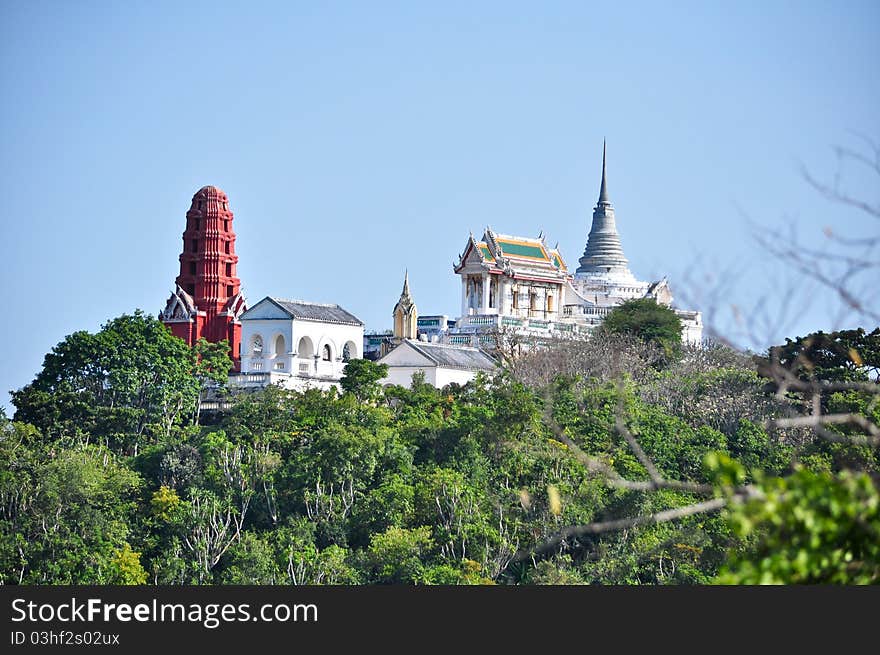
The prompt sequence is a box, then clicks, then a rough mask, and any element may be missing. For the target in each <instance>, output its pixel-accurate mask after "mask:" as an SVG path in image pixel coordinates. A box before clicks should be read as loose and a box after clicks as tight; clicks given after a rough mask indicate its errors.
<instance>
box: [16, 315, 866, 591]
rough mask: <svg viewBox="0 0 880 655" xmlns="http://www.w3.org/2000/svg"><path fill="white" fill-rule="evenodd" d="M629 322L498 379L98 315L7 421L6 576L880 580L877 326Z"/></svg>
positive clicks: (553, 349)
mask: <svg viewBox="0 0 880 655" xmlns="http://www.w3.org/2000/svg"><path fill="white" fill-rule="evenodd" d="M645 334H646V333H644V332H642V333H641V337H640V333H639V331H638V330H634V331H633V330H629V332H628V330H627V327H626V321H621V322H620V323H619V324H617V329H615V330H613V331H612V330H600V331H597V332H595V333H593V335H592V336H590V337H585V338H583V339H573V340H568V341H565V342H560V343H557V344H545V347H544V349H542V350H541V351H531V352H526V353H524V354H522V353H521V354H519V355H518V356H516V357H514V356H510V357H504V358H503V361H504V366H503V367H502V369H501V371H500V372H499V373H498V374H497V375H496V376H494V377H491V378H490V377H479V378H477V379H476V380H475V381H474V382H472V383H469V384H467V385H465V386H455V385H453V386H451V387H448V388H445V389H442V390H438V389H435V388H433V387H432V386H430V385H426V384H424V383H422V382H420V381H419V380H416V381H415V382H414V385H413V387H412V388H411V389H405V388H402V387H396V386H392V387H386V388H382V387H380V386H379V384H378V383H377V380H378V379H380V377H381V375H382V371H381V370H380V369H379V367H377V365H375V364H374V363H372V362H367V361H364V360H356V361H354V362H351V363H350V364H349V366H348V369H347V371H346V377H345V378H344V379H343V391H341V392H336V391H330V392H324V391H317V390H311V391H307V392H305V393H297V392H292V391H285V390H282V389H280V388H276V387H270V388H267V389H265V390H263V391H261V392H257V393H250V394H244V395H240V396H236V397H235V398H234V399H233V401H234V402H233V404H232V407H231V409H230V410H229V411H228V412H225V413H223V414H221V415H216V416H200V415H199V411H198V406H199V403H198V397H199V392H200V389H201V388H202V387H203V386H204V385H206V384H209V385H216V384H221V385H222V382H223V379H224V377H225V371H226V370H228V367H229V360H228V359H227V357H226V355H225V351H224V345H223V344H221V345H219V346H217V345H211V344H206V343H200V344H199V345H198V346H197V347H196V348H195V349H192V350H191V349H190V348H188V347H187V346H186V345H185V344H184V343H183V342H182V341H180V340H178V339H176V338H175V337H172V336H171V335H170V333H168V331H167V330H166V329H165V328H164V326H162V325H161V323H159V322H158V321H156V320H155V319H153V318H151V317H148V316H145V315H143V314H141V313H138V312H136V313H135V314H134V315H126V316H121V317H119V318H116V319H114V320H112V321H110V322H108V323H107V324H106V325H105V326H104V327H103V329H102V330H101V331H100V332H98V333H96V334H89V333H86V332H78V333H75V334H73V335H70V336H69V337H67V338H66V339H65V340H64V341H63V342H61V343H60V344H58V346H56V347H55V348H54V349H53V351H52V352H51V353H50V354H48V355H47V356H46V359H45V363H44V366H43V369H42V370H41V371H40V373H39V374H38V375H37V376H36V378H35V379H34V381H33V382H32V383H31V384H29V385H28V386H26V387H24V388H23V389H21V390H18V391H16V392H14V393H13V403H14V405H15V406H16V412H15V416H14V420H13V419H9V418H7V417H6V416H3V417H0V418H2V426H0V582H2V583H4V584H18V583H21V584H69V583H78V584H382V583H406V584H493V583H494V584H584V583H586V584H707V583H765V582H770V583H845V584H857V583H876V582H878V581H880V493H878V465H880V462H878V451H877V446H878V441H880V429H878V427H877V426H878V425H880V403H878V398H880V394H878V383H877V374H878V367H880V330H874V331H873V332H870V333H866V332H865V331H864V330H851V331H847V332H838V333H833V334H827V335H824V334H821V333H819V334H816V335H807V336H804V337H802V338H798V339H793V340H789V341H788V342H787V343H786V344H783V345H781V346H780V347H779V348H777V349H773V350H772V351H771V352H769V353H765V354H764V355H763V356H760V357H758V356H746V355H745V354H743V353H740V352H737V351H734V350H731V349H729V348H726V347H722V346H711V347H707V348H700V349H697V348H682V347H680V346H678V345H677V344H672V343H670V342H668V341H663V339H662V335H660V336H658V335H655V334H648V336H647V338H645Z"/></svg>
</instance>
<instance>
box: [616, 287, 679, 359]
mask: <svg viewBox="0 0 880 655" xmlns="http://www.w3.org/2000/svg"><path fill="white" fill-rule="evenodd" d="M602 327H603V328H604V330H606V331H607V332H610V333H612V334H628V335H632V336H635V337H638V338H640V339H642V340H643V341H645V342H646V343H650V344H654V345H656V346H658V347H659V348H660V351H661V352H662V354H663V361H669V360H672V359H674V358H675V357H676V356H677V355H678V354H679V353H680V352H681V330H682V326H681V319H679V318H678V316H677V315H676V313H675V312H674V311H673V310H671V309H670V308H669V307H665V306H664V305H660V304H658V303H657V302H656V301H654V300H653V299H652V298H636V299H633V300H627V301H626V302H624V303H623V304H621V305H618V306H617V307H615V308H614V309H612V310H611V311H610V312H609V313H608V316H606V317H605V320H604V321H603V322H602Z"/></svg>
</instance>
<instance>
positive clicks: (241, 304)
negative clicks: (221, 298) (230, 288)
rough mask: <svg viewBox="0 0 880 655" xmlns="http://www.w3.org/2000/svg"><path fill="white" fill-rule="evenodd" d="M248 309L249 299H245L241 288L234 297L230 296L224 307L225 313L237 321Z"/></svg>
mask: <svg viewBox="0 0 880 655" xmlns="http://www.w3.org/2000/svg"><path fill="white" fill-rule="evenodd" d="M246 311H247V301H246V300H245V299H244V293H242V290H241V289H239V290H238V293H236V294H235V295H234V296H232V298H230V299H229V300H228V301H227V302H226V305H225V306H224V307H223V313H224V314H226V315H227V316H231V317H232V320H234V321H237V320H239V319H240V318H241V315H242V314H244V313H245V312H246Z"/></svg>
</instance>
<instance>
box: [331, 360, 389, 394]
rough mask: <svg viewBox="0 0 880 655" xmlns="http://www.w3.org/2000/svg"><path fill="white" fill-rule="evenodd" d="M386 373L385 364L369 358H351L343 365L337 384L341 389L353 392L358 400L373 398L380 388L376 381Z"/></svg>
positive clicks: (386, 366)
mask: <svg viewBox="0 0 880 655" xmlns="http://www.w3.org/2000/svg"><path fill="white" fill-rule="evenodd" d="M387 374H388V365H387V364H377V363H376V362H371V361H370V360H369V359H353V360H351V361H350V362H348V363H347V364H346V365H345V371H344V374H343V376H342V379H341V380H340V381H339V385H340V386H341V387H342V390H343V391H346V392H348V393H352V394H354V395H355V396H356V397H357V399H358V400H360V401H369V400H374V399H375V398H376V397H378V395H379V392H380V390H381V387H379V384H378V382H379V380H381V379H382V378H384V377H385V376H386V375H387Z"/></svg>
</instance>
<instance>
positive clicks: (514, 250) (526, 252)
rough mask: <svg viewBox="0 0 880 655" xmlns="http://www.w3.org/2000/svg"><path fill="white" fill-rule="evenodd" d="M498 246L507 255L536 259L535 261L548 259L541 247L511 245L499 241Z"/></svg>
mask: <svg viewBox="0 0 880 655" xmlns="http://www.w3.org/2000/svg"><path fill="white" fill-rule="evenodd" d="M498 245H499V246H501V250H503V251H504V254H505V255H520V256H522V257H534V258H535V259H544V260H546V259H547V256H546V255H545V254H544V251H543V250H542V249H541V247H540V246H530V245H526V244H524V243H511V242H510V241H503V240H501V239H499V240H498Z"/></svg>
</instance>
